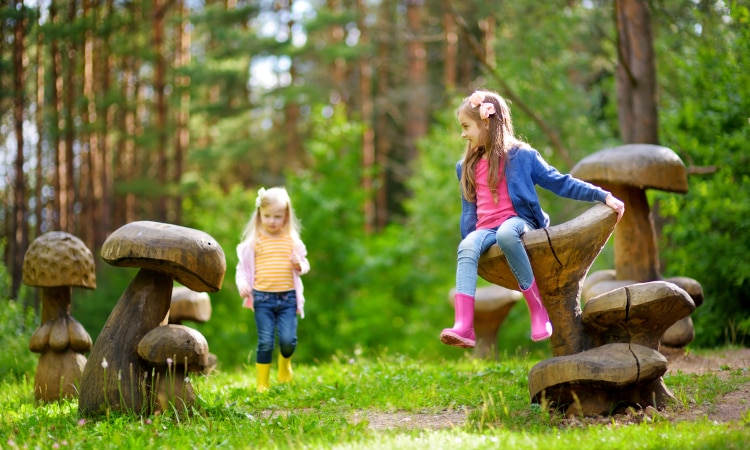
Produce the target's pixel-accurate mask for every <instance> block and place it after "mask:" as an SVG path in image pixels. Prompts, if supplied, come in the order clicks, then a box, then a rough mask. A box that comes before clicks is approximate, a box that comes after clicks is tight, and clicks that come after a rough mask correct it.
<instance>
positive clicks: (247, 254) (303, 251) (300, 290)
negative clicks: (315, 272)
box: [235, 239, 310, 319]
mask: <svg viewBox="0 0 750 450" xmlns="http://www.w3.org/2000/svg"><path fill="white" fill-rule="evenodd" d="M252 242H254V239H253V240H251V239H248V240H246V241H243V242H240V243H239V245H237V256H238V257H239V262H238V263H237V272H236V274H235V282H236V283H237V290H239V291H240V292H241V291H242V289H243V288H246V289H247V290H249V291H252V289H253V286H254V285H255V247H254V246H253V245H251V243H252ZM292 251H293V252H294V253H295V254H296V255H297V256H298V257H299V259H300V268H301V269H302V270H300V271H299V272H297V271H296V270H293V276H294V291H295V293H296V294H297V313H299V315H300V317H301V318H303V319H304V318H305V296H304V286H303V285H302V278H301V276H302V275H304V274H306V273H307V272H309V271H310V262H309V261H308V260H307V248H306V247H305V244H304V243H303V242H302V241H301V240H299V239H295V240H294V249H293V250H292ZM242 306H243V307H245V308H250V309H253V297H252V295H251V296H250V297H247V298H245V299H244V301H243V302H242Z"/></svg>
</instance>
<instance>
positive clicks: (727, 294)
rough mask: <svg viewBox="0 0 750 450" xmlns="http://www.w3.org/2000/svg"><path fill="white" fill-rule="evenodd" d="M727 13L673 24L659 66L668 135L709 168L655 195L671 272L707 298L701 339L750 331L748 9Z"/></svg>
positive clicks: (739, 339) (699, 321)
mask: <svg viewBox="0 0 750 450" xmlns="http://www.w3.org/2000/svg"><path fill="white" fill-rule="evenodd" d="M723 12H725V11H719V10H709V11H703V12H700V11H699V10H696V11H694V12H693V14H695V17H694V23H695V24H696V26H695V27H693V28H689V29H680V28H678V27H676V26H673V27H672V28H671V30H672V31H673V33H672V34H671V35H669V36H668V38H669V39H671V42H674V43H675V44H674V45H673V47H672V48H671V50H672V51H670V52H664V53H663V54H662V57H661V62H662V63H661V65H660V67H661V72H660V75H661V77H662V78H663V79H665V80H666V79H668V80H669V89H668V90H667V92H668V94H671V95H665V98H664V99H663V105H662V109H661V111H662V112H661V116H660V119H661V131H660V133H661V136H662V142H663V143H664V145H667V146H669V147H671V148H673V149H674V150H675V151H676V152H677V153H678V154H679V155H680V157H681V158H682V160H683V161H685V162H686V164H687V165H688V167H689V168H692V167H698V168H708V171H707V172H708V173H700V172H698V173H696V174H692V175H690V178H689V184H690V187H689V192H688V193H687V194H686V195H684V196H677V195H674V194H664V193H658V194H655V195H654V197H655V199H656V202H657V204H658V207H659V212H660V214H661V216H662V217H663V218H664V219H665V221H666V223H665V224H664V226H663V230H662V235H663V238H662V242H661V244H660V247H661V256H662V258H663V259H664V261H665V267H664V268H663V271H664V272H665V275H668V276H677V275H679V276H688V277H691V278H694V279H695V280H697V281H698V282H700V283H701V285H702V286H703V290H704V294H705V298H706V300H705V303H704V304H703V306H701V307H700V308H698V309H697V310H696V312H695V313H694V314H693V319H694V322H695V328H696V338H695V344H696V345H699V346H712V345H719V344H723V343H725V342H728V343H732V344H734V343H743V342H745V338H746V337H747V336H748V335H749V334H750V306H748V303H747V299H748V295H747V292H748V290H750V259H748V257H747V253H748V249H750V222H749V221H748V218H750V204H749V203H748V202H747V201H746V200H745V199H747V198H750V156H748V153H747V142H748V141H749V140H750V122H749V119H748V114H747V112H748V111H750V31H748V30H749V28H750V27H748V25H749V24H750V12H749V10H748V8H747V7H746V6H740V5H739V4H732V8H731V16H721V15H720V13H723ZM699 27H700V28H699ZM698 30H701V31H698ZM668 42H670V41H668ZM699 68H700V69H699Z"/></svg>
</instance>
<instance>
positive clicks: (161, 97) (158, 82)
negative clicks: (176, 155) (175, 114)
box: [151, 0, 169, 222]
mask: <svg viewBox="0 0 750 450" xmlns="http://www.w3.org/2000/svg"><path fill="white" fill-rule="evenodd" d="M168 7H169V2H168V1H165V0H156V1H155V5H154V13H153V17H152V28H151V29H152V31H153V35H152V36H151V45H152V47H153V52H154V58H155V59H156V61H154V65H155V66H156V70H155V74H154V94H155V95H156V105H155V107H156V111H155V116H156V154H155V156H156V161H155V167H156V181H157V183H159V185H160V186H164V185H165V184H166V183H167V179H168V177H167V173H168V170H167V97H166V93H165V91H164V89H165V87H166V70H167V67H166V60H165V57H164V16H165V15H166V11H167V8H168ZM157 195H158V197H157V199H156V211H155V213H156V214H155V216H156V220H158V221H160V222H166V221H167V198H166V196H167V193H166V192H163V191H160V192H158V194H157Z"/></svg>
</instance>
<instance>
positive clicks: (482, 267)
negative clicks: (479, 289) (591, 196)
mask: <svg viewBox="0 0 750 450" xmlns="http://www.w3.org/2000/svg"><path fill="white" fill-rule="evenodd" d="M616 224H617V214H616V213H615V212H614V210H612V208H610V207H608V206H606V205H602V204H599V205H596V206H593V207H591V208H590V209H588V210H587V211H584V213H583V214H581V215H580V216H578V217H576V218H574V219H572V220H570V221H568V222H565V223H563V224H560V225H555V226H552V227H549V228H542V229H539V230H533V231H530V232H527V233H525V234H524V235H523V237H522V239H523V242H524V246H525V247H526V253H528V255H529V260H530V261H531V265H532V267H533V268H534V273H535V274H537V277H536V282H537V286H538V287H539V292H540V293H541V295H542V300H543V301H544V305H545V307H546V308H547V312H548V313H549V316H550V321H551V322H552V328H553V330H554V332H553V333H552V337H551V338H550V342H551V343H552V353H553V354H554V355H555V356H559V355H569V354H572V353H578V352H580V351H582V350H584V349H585V348H587V347H588V342H587V341H588V338H587V336H586V334H585V333H584V331H583V321H582V319H581V307H580V304H579V302H578V299H579V298H580V294H581V285H582V283H583V279H584V278H585V277H586V273H587V272H588V270H589V268H590V267H591V264H593V262H594V260H595V259H596V257H597V256H598V255H599V253H600V252H601V250H602V248H604V244H606V243H607V240H608V239H609V237H610V236H611V235H612V232H613V231H614V229H615V225H616ZM478 273H479V275H480V276H481V277H482V278H484V279H485V280H487V281H489V282H491V283H494V284H497V285H499V286H503V287H505V288H507V289H518V282H517V281H516V278H515V277H514V276H513V272H511V270H510V267H509V266H508V262H507V260H506V259H505V255H504V254H503V252H502V250H500V248H499V247H498V246H497V245H493V246H492V247H490V249H489V250H487V252H485V253H484V254H483V255H482V256H481V257H480V259H479V270H478Z"/></svg>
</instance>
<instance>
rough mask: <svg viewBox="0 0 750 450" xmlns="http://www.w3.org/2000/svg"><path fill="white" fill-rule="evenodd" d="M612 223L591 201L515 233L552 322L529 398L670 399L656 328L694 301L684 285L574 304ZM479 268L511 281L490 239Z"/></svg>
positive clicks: (559, 403) (557, 402)
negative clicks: (574, 212)
mask: <svg viewBox="0 0 750 450" xmlns="http://www.w3.org/2000/svg"><path fill="white" fill-rule="evenodd" d="M615 225H616V213H615V212H614V211H613V210H612V209H610V208H609V207H607V206H605V205H597V206H594V207H593V208H590V209H589V210H588V211H586V212H584V213H583V214H581V215H580V216H579V217H577V218H575V219H573V220H571V221H568V222H566V223H564V224H561V225H557V226H553V227H549V228H545V229H541V230H534V231H530V232H527V233H526V234H524V235H523V242H524V246H525V247H526V252H527V253H528V254H529V259H530V260H531V264H532V266H533V268H534V273H535V274H536V275H537V285H538V286H539V291H540V293H541V296H542V301H543V302H544V305H545V307H546V308H547V311H548V312H549V315H550V320H551V321H552V325H553V329H554V332H553V334H552V337H551V338H550V341H551V344H552V353H553V355H554V357H553V358H551V359H549V360H546V361H542V362H541V363H539V364H537V365H536V366H534V367H533V368H532V369H531V371H530V373H529V393H530V396H531V400H532V402H536V403H544V402H545V401H546V402H547V404H548V405H550V406H554V407H556V408H560V409H562V410H563V411H566V412H570V413H579V414H584V415H599V414H606V413H608V412H612V411H613V410H614V408H615V407H617V406H619V405H622V404H628V405H631V404H636V405H640V406H642V407H646V406H654V407H663V406H665V405H666V402H667V401H668V400H669V399H670V398H673V395H672V393H671V392H670V391H669V390H668V389H667V388H666V386H665V385H664V382H663V379H662V375H663V374H664V373H665V372H666V358H664V357H663V355H661V354H659V352H658V351H657V348H658V345H659V338H660V336H661V335H662V333H664V330H665V329H666V328H667V327H668V326H670V325H671V324H673V323H674V322H676V321H678V320H680V319H682V318H683V317H685V316H686V315H688V314H690V312H692V310H693V309H694V308H695V306H694V304H693V302H692V299H691V298H690V296H689V295H688V294H687V293H686V292H685V291H684V290H682V289H681V288H680V287H678V286H676V285H674V284H672V283H667V282H663V281H659V282H654V283H653V284H647V283H644V284H642V285H633V286H627V287H622V288H620V289H619V290H614V291H611V292H607V293H604V294H603V295H602V296H601V298H599V299H598V300H594V299H592V300H591V302H590V303H587V304H586V305H585V309H584V310H582V309H581V307H580V303H579V299H580V295H581V291H582V286H583V280H584V278H585V277H586V274H587V272H588V270H589V268H590V267H591V264H592V263H593V261H594V259H595V258H596V257H597V255H598V254H599V253H600V251H601V249H602V248H603V246H604V244H605V243H606V241H607V240H608V239H609V237H610V235H611V234H612V232H613V231H614V227H615ZM618 231H619V230H618ZM479 274H480V275H481V276H482V277H483V278H485V279H486V280H488V281H490V282H492V283H495V284H498V285H500V286H504V287H506V288H509V289H512V288H513V287H514V286H516V281H515V277H514V276H513V273H512V272H511V271H510V267H509V266H508V264H507V261H506V259H505V256H504V255H503V253H502V251H501V250H500V249H499V248H498V247H497V246H496V245H495V246H493V247H491V248H490V250H489V251H488V252H486V253H485V254H484V255H483V256H482V257H481V258H480V260H479ZM652 315H656V316H657V317H651V316H652Z"/></svg>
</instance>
